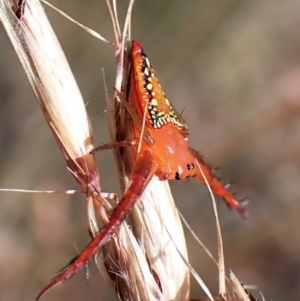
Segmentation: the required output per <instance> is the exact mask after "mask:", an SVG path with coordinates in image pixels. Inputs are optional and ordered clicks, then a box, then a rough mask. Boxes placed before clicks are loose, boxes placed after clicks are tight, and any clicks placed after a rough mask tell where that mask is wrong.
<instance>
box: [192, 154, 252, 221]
mask: <svg viewBox="0 0 300 301" xmlns="http://www.w3.org/2000/svg"><path fill="white" fill-rule="evenodd" d="M190 152H191V153H192V154H193V156H194V157H195V159H196V165H198V166H195V168H196V177H197V178H198V179H199V180H200V181H201V182H202V183H203V184H204V185H206V182H205V180H204V177H205V179H206V181H207V183H208V185H209V186H210V187H211V189H212V191H213V192H214V193H215V194H216V195H217V196H219V197H221V198H222V199H223V200H224V201H225V203H226V205H227V206H228V207H229V208H232V209H234V210H237V211H238V212H239V213H240V214H241V215H242V216H243V217H246V216H247V210H246V208H245V207H244V206H243V205H242V204H241V203H240V202H239V201H238V200H237V199H236V198H235V196H234V195H233V194H232V192H230V191H229V190H228V188H227V187H226V185H225V184H223V183H222V182H221V181H220V180H219V179H218V177H217V176H216V175H215V174H214V172H213V169H212V167H211V166H210V165H209V164H208V163H206V162H205V161H204V160H203V158H202V157H201V155H200V154H199V153H198V152H197V151H195V150H193V149H191V148H190Z"/></svg>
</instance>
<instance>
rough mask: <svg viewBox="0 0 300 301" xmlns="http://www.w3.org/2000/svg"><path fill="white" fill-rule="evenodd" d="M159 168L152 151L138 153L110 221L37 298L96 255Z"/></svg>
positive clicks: (65, 279) (69, 276) (70, 275)
mask: <svg viewBox="0 0 300 301" xmlns="http://www.w3.org/2000/svg"><path fill="white" fill-rule="evenodd" d="M157 169H158V165H157V163H156V162H154V161H153V155H152V152H151V151H149V150H143V151H141V152H140V153H139V154H138V157H137V160H136V163H135V166H134V169H133V172H132V175H131V177H130V182H129V184H128V187H127V189H126V190H125V192H124V195H123V197H122V199H121V200H120V203H119V204H118V205H117V207H116V208H115V209H114V211H113V213H112V215H111V217H110V220H109V222H108V223H107V224H106V225H105V226H104V227H103V228H102V229H101V231H100V232H99V233H98V234H97V235H96V236H95V238H94V239H93V240H92V241H91V242H90V243H89V244H88V245H87V246H86V248H85V249H84V250H83V251H82V252H81V254H80V255H79V256H77V257H75V258H74V259H73V260H72V261H71V262H70V263H69V264H68V266H67V267H65V268H64V269H63V270H62V272H61V273H60V274H59V275H57V276H56V277H55V278H53V280H52V281H51V282H50V283H49V284H48V285H47V286H46V287H44V288H43V289H42V290H41V292H40V293H39V294H38V295H37V297H36V300H39V299H40V298H41V297H42V296H43V295H44V294H45V293H46V292H47V291H49V290H50V289H51V288H53V287H54V286H56V285H58V284H60V283H63V282H65V281H67V280H69V279H70V278H71V277H72V276H73V275H74V274H75V273H76V272H77V271H78V270H80V269H81V268H82V267H84V266H85V264H86V263H87V262H88V261H89V260H90V259H92V258H93V257H94V256H96V254H97V253H98V252H99V251H100V250H101V248H102V247H103V246H104V245H105V244H106V242H107V241H108V240H109V239H110V238H111V236H112V235H113V234H114V233H115V231H116V230H117V229H118V228H119V227H120V225H121V224H122V222H123V221H124V219H125V218H126V216H127V215H128V214H129V213H130V211H131V210H132V208H133V206H134V205H135V204H136V202H137V201H138V199H139V197H140V196H141V195H142V193H143V192H144V190H145V188H146V187H147V185H148V183H149V181H150V180H151V179H152V177H153V175H154V174H155V173H156V171H157Z"/></svg>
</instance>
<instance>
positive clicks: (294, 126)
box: [0, 0, 300, 301]
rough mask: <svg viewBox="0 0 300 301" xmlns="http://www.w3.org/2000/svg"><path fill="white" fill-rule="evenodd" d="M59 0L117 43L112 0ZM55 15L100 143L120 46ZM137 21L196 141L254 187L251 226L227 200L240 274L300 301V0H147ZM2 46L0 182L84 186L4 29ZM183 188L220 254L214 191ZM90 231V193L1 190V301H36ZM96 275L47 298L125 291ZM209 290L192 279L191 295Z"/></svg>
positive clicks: (107, 175)
mask: <svg viewBox="0 0 300 301" xmlns="http://www.w3.org/2000/svg"><path fill="white" fill-rule="evenodd" d="M119 2H122V3H123V2H126V1H119ZM52 3H54V4H56V5H57V6H58V7H60V8H61V9H62V10H64V11H65V12H67V13H68V14H70V15H71V16H72V17H74V18H75V19H76V20H78V21H80V22H82V23H84V24H86V25H88V26H90V27H92V28H94V29H96V30H97V31H99V32H100V33H102V34H103V35H105V36H106V37H108V38H111V39H112V27H111V24H110V19H109V17H108V12H107V9H106V7H105V5H104V1H88V4H89V6H86V3H85V2H84V1H74V0H73V1H52ZM170 3H171V4H170ZM123 5H125V3H123ZM46 10H47V13H48V15H49V18H50V21H51V22H52V24H53V27H54V30H55V31H56V33H57V35H58V38H59V40H60V42H61V44H62V46H63V49H64V50H65V52H66V55H67V57H68V59H69V62H70V65H71V68H72V70H73V71H74V74H75V77H76V79H77V81H78V84H79V87H80V89H81V91H82V94H83V96H84V99H85V101H86V103H87V108H88V111H89V112H90V117H91V119H92V124H93V128H94V134H95V140H96V144H99V143H105V142H107V141H108V134H107V130H106V122H105V113H104V109H105V104H104V98H103V97H104V94H103V88H102V86H103V81H102V78H101V67H104V68H105V70H106V74H107V77H108V83H109V87H110V88H112V87H113V76H114V57H113V51H112V50H111V49H109V48H108V47H107V46H106V45H103V44H102V43H100V42H99V41H97V40H95V39H94V38H92V37H90V36H88V35H87V34H86V33H84V32H82V31H81V30H80V29H79V28H77V27H76V26H74V25H72V24H71V23H70V22H68V21H67V20H65V19H63V18H62V17H60V16H59V15H57V14H56V13H54V12H53V11H51V10H50V9H48V8H47V9H46ZM120 12H121V14H122V15H123V12H124V10H122V8H121V7H120ZM132 25H133V37H134V38H135V39H137V40H139V41H140V42H141V43H142V44H143V45H144V47H145V50H146V53H147V54H148V55H149V57H150V59H151V62H152V65H153V66H154V68H155V69H156V73H157V75H158V77H159V79H160V81H161V83H162V85H163V87H164V89H165V91H166V93H167V95H168V97H169V99H171V100H172V102H173V103H174V104H175V106H176V107H177V109H178V110H179V111H181V110H183V109H184V117H185V118H186V120H187V121H188V123H189V125H190V128H191V136H190V144H191V145H192V146H193V147H194V148H196V149H198V150H200V151H201V153H203V154H206V155H207V156H208V160H209V161H210V162H211V163H212V164H214V165H218V166H222V167H224V169H223V170H222V171H221V174H223V175H226V179H227V180H235V181H236V190H237V191H239V192H240V196H241V197H243V196H248V195H251V199H252V202H251V203H250V205H249V212H250V218H249V220H248V221H243V220H242V219H241V218H240V217H239V216H238V215H237V214H236V213H231V212H230V211H228V210H227V208H225V206H224V205H223V204H222V203H221V205H220V214H221V223H222V230H223V236H224V246H225V258H226V266H227V269H228V270H229V269H232V270H233V271H234V272H235V274H236V275H237V276H238V277H239V278H240V280H242V281H243V282H244V283H248V284H256V285H257V286H258V287H259V290H260V291H262V292H263V293H264V295H265V297H266V300H300V234H299V225H300V221H299V218H298V212H299V209H300V205H299V204H298V203H299V200H300V171H299V167H300V159H299V158H300V156H299V155H300V142H299V141H300V140H299V135H300V1H298V0H288V1H281V0H272V1H271V0H265V1H252V0H248V1H238V0H230V1H219V0H210V1H204V0H185V1H179V0H173V1H161V0H152V1H145V0H144V1H143V0H140V1H137V2H136V5H135V7H134V12H133V22H132ZM0 45H1V46H0V49H1V50H0V72H1V77H0V95H1V102H0V124H1V126H0V186H1V187H4V188H24V189H26V188H27V189H40V190H41V189H56V190H65V189H70V188H77V186H76V183H75V181H74V180H73V178H72V176H71V175H70V174H69V172H68V171H67V170H66V167H65V163H64V161H63V159H62V156H61V154H60V152H59V150H58V148H57V146H56V144H55V141H54V139H53V137H52V136H51V133H50V131H49V129H48V128H47V125H46V122H45V121H44V120H43V117H42V114H41V112H40V111H39V108H38V106H37V103H36V101H35V98H34V96H33V93H32V92H31V89H30V87H29V84H28V82H27V79H26V78H25V75H24V72H23V70H22V69H21V66H20V64H19V62H18V61H17V59H16V56H15V54H14V52H13V50H12V47H11V45H10V43H9V41H8V39H7V37H6V36H5V33H4V31H3V30H2V29H1V30H0ZM98 159H99V160H98V162H99V167H100V172H101V174H102V178H101V180H102V187H103V189H105V190H106V191H116V190H117V180H116V173H115V166H114V162H113V160H112V156H111V154H110V153H109V152H104V153H101V154H100V155H99V156H98ZM171 185H172V189H173V192H174V196H175V199H176V202H177V204H178V207H179V208H180V209H181V210H182V212H183V213H184V215H185V217H186V218H187V219H188V221H189V222H190V224H191V225H192V227H193V229H194V230H195V231H196V232H197V234H198V235H199V237H200V238H201V239H202V240H203V241H204V243H205V244H206V245H207V246H208V247H209V248H210V249H211V250H213V251H214V253H216V252H215V250H216V238H215V226H214V219H213V213H212V206H211V202H210V199H209V196H208V193H207V190H206V189H205V188H203V187H202V186H201V185H200V184H199V183H198V182H197V181H196V180H191V181H188V182H181V183H178V182H176V183H172V184H171ZM187 237H188V245H189V253H190V259H191V261H192V264H193V265H194V267H195V268H196V269H197V271H198V272H199V273H200V275H201V276H202V277H203V278H204V280H205V281H206V282H207V284H208V286H209V287H210V288H212V290H213V291H214V292H215V293H216V292H217V272H216V269H215V268H214V267H213V265H212V264H211V263H210V261H209V260H208V259H207V257H206V256H205V255H204V254H202V251H201V250H200V249H199V247H198V246H196V244H195V242H194V241H193V240H192V239H191V238H190V235H187ZM88 239H89V238H88V234H87V231H86V216H85V203H84V197H82V196H81V197H78V196H77V197H70V196H66V195H55V196H53V195H52V196H45V195H26V194H12V193H10V194H8V193H6V194H5V193H1V195H0V297H1V300H6V301H18V300H33V298H34V297H35V295H36V293H37V292H38V290H39V289H40V288H41V287H42V286H43V285H44V284H46V282H47V281H48V280H49V279H50V278H51V277H52V276H54V275H55V272H56V271H57V270H59V269H60V268H61V267H63V265H64V264H66V263H67V262H68V260H69V259H71V258H72V257H73V256H74V255H75V254H76V252H77V251H76V249H79V250H81V249H82V248H83V247H84V246H85V244H86V243H87V241H88ZM91 266H93V264H91ZM92 270H93V271H92V277H91V280H90V281H89V283H88V285H87V281H86V280H85V274H84V271H82V272H81V273H79V274H78V275H76V277H74V278H73V279H72V280H71V281H69V282H68V283H67V284H65V285H63V286H60V287H58V288H56V289H55V290H53V291H51V293H49V294H48V295H47V296H45V298H44V299H43V300H45V301H47V300H99V299H100V300H110V299H111V298H113V295H112V294H111V293H110V291H109V289H108V288H105V287H104V286H103V285H101V276H99V275H98V271H97V270H96V269H94V268H92ZM99 278H100V280H99ZM256 295H257V296H258V292H256ZM199 296H203V292H202V291H201V290H200V289H199V288H198V286H197V285H196V284H195V283H193V289H192V297H193V298H196V297H199Z"/></svg>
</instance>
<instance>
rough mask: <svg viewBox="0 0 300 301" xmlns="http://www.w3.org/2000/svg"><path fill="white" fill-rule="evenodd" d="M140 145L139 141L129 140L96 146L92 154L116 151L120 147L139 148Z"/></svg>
mask: <svg viewBox="0 0 300 301" xmlns="http://www.w3.org/2000/svg"><path fill="white" fill-rule="evenodd" d="M138 144H139V139H127V140H123V141H113V142H109V143H105V144H102V145H99V146H96V147H95V148H94V149H93V150H91V151H90V153H91V154H92V153H96V152H98V151H102V150H108V149H115V148H119V147H128V146H137V145H138Z"/></svg>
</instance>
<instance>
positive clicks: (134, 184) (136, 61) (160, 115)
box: [36, 41, 246, 300]
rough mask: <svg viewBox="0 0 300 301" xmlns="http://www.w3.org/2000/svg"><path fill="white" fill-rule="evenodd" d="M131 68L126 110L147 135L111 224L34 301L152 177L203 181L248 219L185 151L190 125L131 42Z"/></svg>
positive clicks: (77, 263)
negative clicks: (128, 104)
mask: <svg viewBox="0 0 300 301" xmlns="http://www.w3.org/2000/svg"><path fill="white" fill-rule="evenodd" d="M131 64H132V66H131V72H130V74H131V75H130V89H129V90H130V95H129V99H130V106H131V109H134V110H135V112H134V113H135V115H137V117H138V119H139V121H140V125H141V124H142V120H144V114H146V118H145V132H146V134H147V135H146V134H145V135H144V139H142V140H141V147H140V151H139V152H138V154H137V158H136V163H135V166H134V169H133V172H132V174H131V177H130V182H129V184H128V187H127V189H126V190H125V192H124V195H123V197H122V199H121V200H120V203H119V204H118V205H117V207H116V208H115V210H114V211H113V213H112V215H111V217H110V220H109V222H108V223H107V224H106V225H105V226H104V227H103V228H102V230H101V231H100V233H99V234H98V235H97V236H96V237H95V238H94V239H93V240H92V241H91V242H90V243H89V244H88V245H87V247H86V248H85V249H84V250H83V251H82V253H81V254H80V255H79V256H77V257H76V258H75V259H73V260H72V262H71V263H70V264H69V265H68V266H67V267H66V268H65V269H63V271H62V272H61V273H60V274H59V275H58V276H57V277H55V278H54V279H53V280H52V281H51V282H50V283H49V284H48V285H47V286H46V287H45V288H44V289H43V290H42V291H41V292H40V293H39V294H38V296H37V298H36V300H38V299H39V298H40V297H41V296H42V295H43V294H44V293H45V292H47V291H48V290H49V289H51V288H52V287H54V286H55V285H57V284H60V283H62V282H65V281H67V280H68V279H70V278H71V277H72V276H73V275H74V274H75V273H76V272H77V271H78V270H79V269H81V268H82V267H83V266H85V264H86V262H87V261H89V260H90V259H91V258H93V257H94V256H95V255H96V254H97V253H98V252H99V251H100V250H101V248H102V247H103V246H104V245H105V243H106V242H107V241H108V240H109V239H110V237H111V236H112V235H113V234H114V232H115V231H116V230H117V229H118V227H119V226H120V225H121V223H122V222H123V221H124V219H125V218H126V216H127V215H128V213H129V212H130V211H131V209H132V207H133V206H134V205H135V203H136V202H137V201H138V199H139V198H140V196H141V195H142V193H143V192H144V190H145V188H146V187H147V185H148V183H149V181H150V180H151V179H152V177H153V176H154V175H156V176H157V177H158V178H159V179H160V180H173V179H175V180H180V179H187V178H190V177H197V178H198V179H199V180H200V181H201V182H202V184H204V185H206V182H205V180H204V177H205V179H206V181H207V183H208V184H209V186H210V187H211V189H212V191H213V192H214V193H215V194H216V195H217V196H220V197H221V198H222V199H223V200H224V201H225V203H226V204H227V205H228V206H229V207H230V208H233V209H235V210H237V211H239V212H240V213H241V214H242V215H245V214H246V210H245V208H244V207H243V206H242V205H241V204H240V203H239V202H238V201H237V200H236V198H235V197H234V196H233V194H232V193H231V192H230V191H229V190H228V189H227V185H224V184H223V183H222V182H221V181H220V180H219V179H218V178H217V177H216V175H215V174H214V172H213V169H212V168H211V166H210V165H208V164H207V163H206V162H205V161H204V160H203V158H202V157H201V156H200V154H199V153H198V152H197V151H195V150H193V149H191V148H189V146H188V144H187V139H186V137H187V135H188V134H189V130H188V126H187V124H186V123H185V121H184V119H183V118H182V116H181V115H180V114H179V113H178V112H177V111H176V110H175V108H174V107H173V106H172V104H171V103H170V101H169V100H168V99H167V98H166V95H165V93H164V92H163V90H162V88H161V85H160V84H159V82H158V79H157V77H156V76H155V73H154V70H153V68H152V67H151V65H150V62H149V59H148V57H147V56H146V54H145V53H144V50H143V48H142V46H141V45H140V44H139V43H138V42H137V41H133V42H132V48H131ZM140 135H141V127H139V126H134V137H140ZM136 141H138V139H136ZM129 144H130V143H129ZM135 144H137V143H135ZM117 145H118V143H117ZM201 171H202V172H201ZM203 175H204V176H203Z"/></svg>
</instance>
